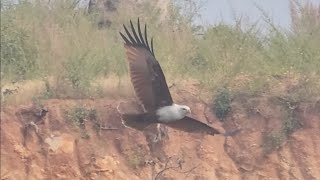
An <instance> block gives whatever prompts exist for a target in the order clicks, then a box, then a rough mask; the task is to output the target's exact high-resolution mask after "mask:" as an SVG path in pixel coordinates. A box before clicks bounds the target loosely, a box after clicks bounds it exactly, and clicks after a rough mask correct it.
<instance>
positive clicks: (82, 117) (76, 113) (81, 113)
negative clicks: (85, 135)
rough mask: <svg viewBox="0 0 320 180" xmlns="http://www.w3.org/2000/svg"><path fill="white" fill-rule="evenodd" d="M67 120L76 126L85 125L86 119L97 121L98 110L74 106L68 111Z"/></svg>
mask: <svg viewBox="0 0 320 180" xmlns="http://www.w3.org/2000/svg"><path fill="white" fill-rule="evenodd" d="M66 115H67V120H68V121H69V122H71V124H72V125H73V126H75V127H83V126H84V123H85V121H86V120H92V121H96V110H95V109H86V108H84V107H81V106H79V107H74V108H72V109H71V110H70V111H68V112H67V113H66Z"/></svg>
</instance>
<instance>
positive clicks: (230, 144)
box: [1, 90, 320, 180]
mask: <svg viewBox="0 0 320 180" xmlns="http://www.w3.org/2000/svg"><path fill="white" fill-rule="evenodd" d="M173 91H174V98H175V99H176V101H177V103H184V104H187V105H189V106H190V107H191V108H192V112H193V116H194V117H197V118H199V119H201V120H203V121H204V122H208V123H211V125H212V126H214V127H216V128H218V129H220V130H221V131H229V130H233V129H236V128H242V131H241V132H239V133H238V134H236V135H235V136H233V137H228V138H225V137H223V136H218V135H216V136H208V135H201V134H187V133H184V132H179V131H176V130H174V129H170V128H164V130H165V131H166V135H165V136H164V137H163V138H162V140H161V141H155V138H154V137H155V135H156V134H157V132H156V127H150V128H149V129H147V130H146V131H145V132H138V131H135V130H132V129H128V128H125V127H124V126H123V125H122V124H121V121H120V118H119V114H118V112H117V110H116V106H117V105H118V104H119V102H121V101H123V102H124V105H126V108H129V107H132V106H129V105H128V102H126V101H125V99H119V98H117V99H112V98H104V99H94V100H62V99H59V100H58V99H52V100H48V101H46V102H45V103H44V104H43V105H44V106H45V107H46V108H47V109H48V111H49V112H48V113H47V114H46V115H45V116H44V117H42V118H40V117H37V116H36V115H35V114H34V111H37V109H36V107H35V105H34V104H26V105H19V106H6V107H3V108H2V112H1V179H21V180H24V179H30V180H31V179H110V180H111V179H112V180H113V179H119V180H121V179H137V180H138V179H150V180H152V179H155V178H156V179H178V180H179V179H181V180H182V179H192V180H193V179H194V180H207V179H208V180H213V179H221V180H223V179H228V180H229V179H230V180H232V179H249V180H250V179H252V180H255V179H288V180H289V179H306V180H312V179H320V105H319V102H318V103H317V104H313V105H309V104H307V103H300V104H299V105H298V106H296V107H295V109H294V113H293V114H292V116H294V118H297V119H298V120H299V123H300V126H299V128H298V129H295V130H294V132H293V133H292V134H289V135H288V137H283V135H279V136H275V137H274V139H273V140H274V141H277V140H279V141H280V139H281V141H280V142H279V143H278V144H277V145H276V146H275V145H274V144H273V143H270V142H269V143H268V140H267V139H266V137H267V135H268V134H271V133H274V132H281V130H283V127H282V124H283V121H284V119H285V118H286V116H285V115H284V113H285V112H284V110H283V105H282V104H281V103H278V102H276V101H277V100H276V98H273V97H251V96H247V95H237V96H235V97H234V98H233V100H232V104H231V105H232V112H231V113H230V114H229V115H228V117H227V118H226V120H225V123H221V122H220V121H219V120H218V119H217V118H216V117H215V116H214V115H213V113H212V112H211V111H210V108H208V105H207V104H206V103H204V102H203V101H200V100H199V99H198V98H197V97H196V96H194V94H196V93H189V92H184V91H181V90H173ZM208 104H210V103H208ZM80 105H81V106H82V107H86V108H88V109H90V108H91V109H95V110H96V115H97V117H96V120H97V122H99V123H100V124H101V125H104V126H103V127H104V128H103V129H98V130H97V128H94V122H93V121H92V120H90V119H87V120H86V121H85V122H84V126H82V127H81V128H78V127H75V126H73V125H72V124H71V123H70V122H68V120H67V119H68V117H67V115H66V112H67V111H70V110H71V109H72V108H74V107H77V106H80ZM209 106H210V105H209ZM126 108H122V110H123V109H126ZM126 110H128V111H130V110H129V109H126ZM30 122H35V124H36V125H37V126H38V128H39V129H38V130H37V131H36V128H35V127H34V126H31V125H30ZM277 142H278V141H277ZM268 146H270V147H268ZM271 146H275V148H272V147H271ZM266 149H269V150H268V151H266Z"/></svg>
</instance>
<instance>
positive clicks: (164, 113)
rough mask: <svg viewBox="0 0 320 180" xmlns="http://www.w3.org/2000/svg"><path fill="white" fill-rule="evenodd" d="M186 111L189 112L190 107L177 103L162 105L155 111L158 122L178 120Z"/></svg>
mask: <svg viewBox="0 0 320 180" xmlns="http://www.w3.org/2000/svg"><path fill="white" fill-rule="evenodd" d="M188 113H190V108H189V107H188V106H184V105H178V104H172V105H171V106H164V107H161V108H159V109H158V110H157V111H156V115H157V116H158V120H159V121H160V122H171V121H178V120H181V119H183V118H184V117H185V116H186V115H187V114H188Z"/></svg>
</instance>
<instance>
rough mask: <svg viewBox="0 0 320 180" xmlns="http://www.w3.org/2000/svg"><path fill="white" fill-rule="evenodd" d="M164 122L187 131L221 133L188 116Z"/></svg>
mask: <svg viewBox="0 0 320 180" xmlns="http://www.w3.org/2000/svg"><path fill="white" fill-rule="evenodd" d="M164 124H165V125H166V126H169V127H171V128H173V129H177V130H180V131H184V132H188V133H204V134H210V135H215V134H221V133H220V132H219V131H218V130H217V129H215V128H213V127H210V126H209V125H207V124H205V123H202V122H200V121H198V120H196V119H193V118H191V117H188V116H186V117H184V118H183V119H181V120H178V121H172V122H168V123H164Z"/></svg>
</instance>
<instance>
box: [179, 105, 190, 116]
mask: <svg viewBox="0 0 320 180" xmlns="http://www.w3.org/2000/svg"><path fill="white" fill-rule="evenodd" d="M179 111H180V112H181V114H183V115H184V116H186V115H187V114H191V110H190V108H189V107H188V106H185V105H179Z"/></svg>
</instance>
